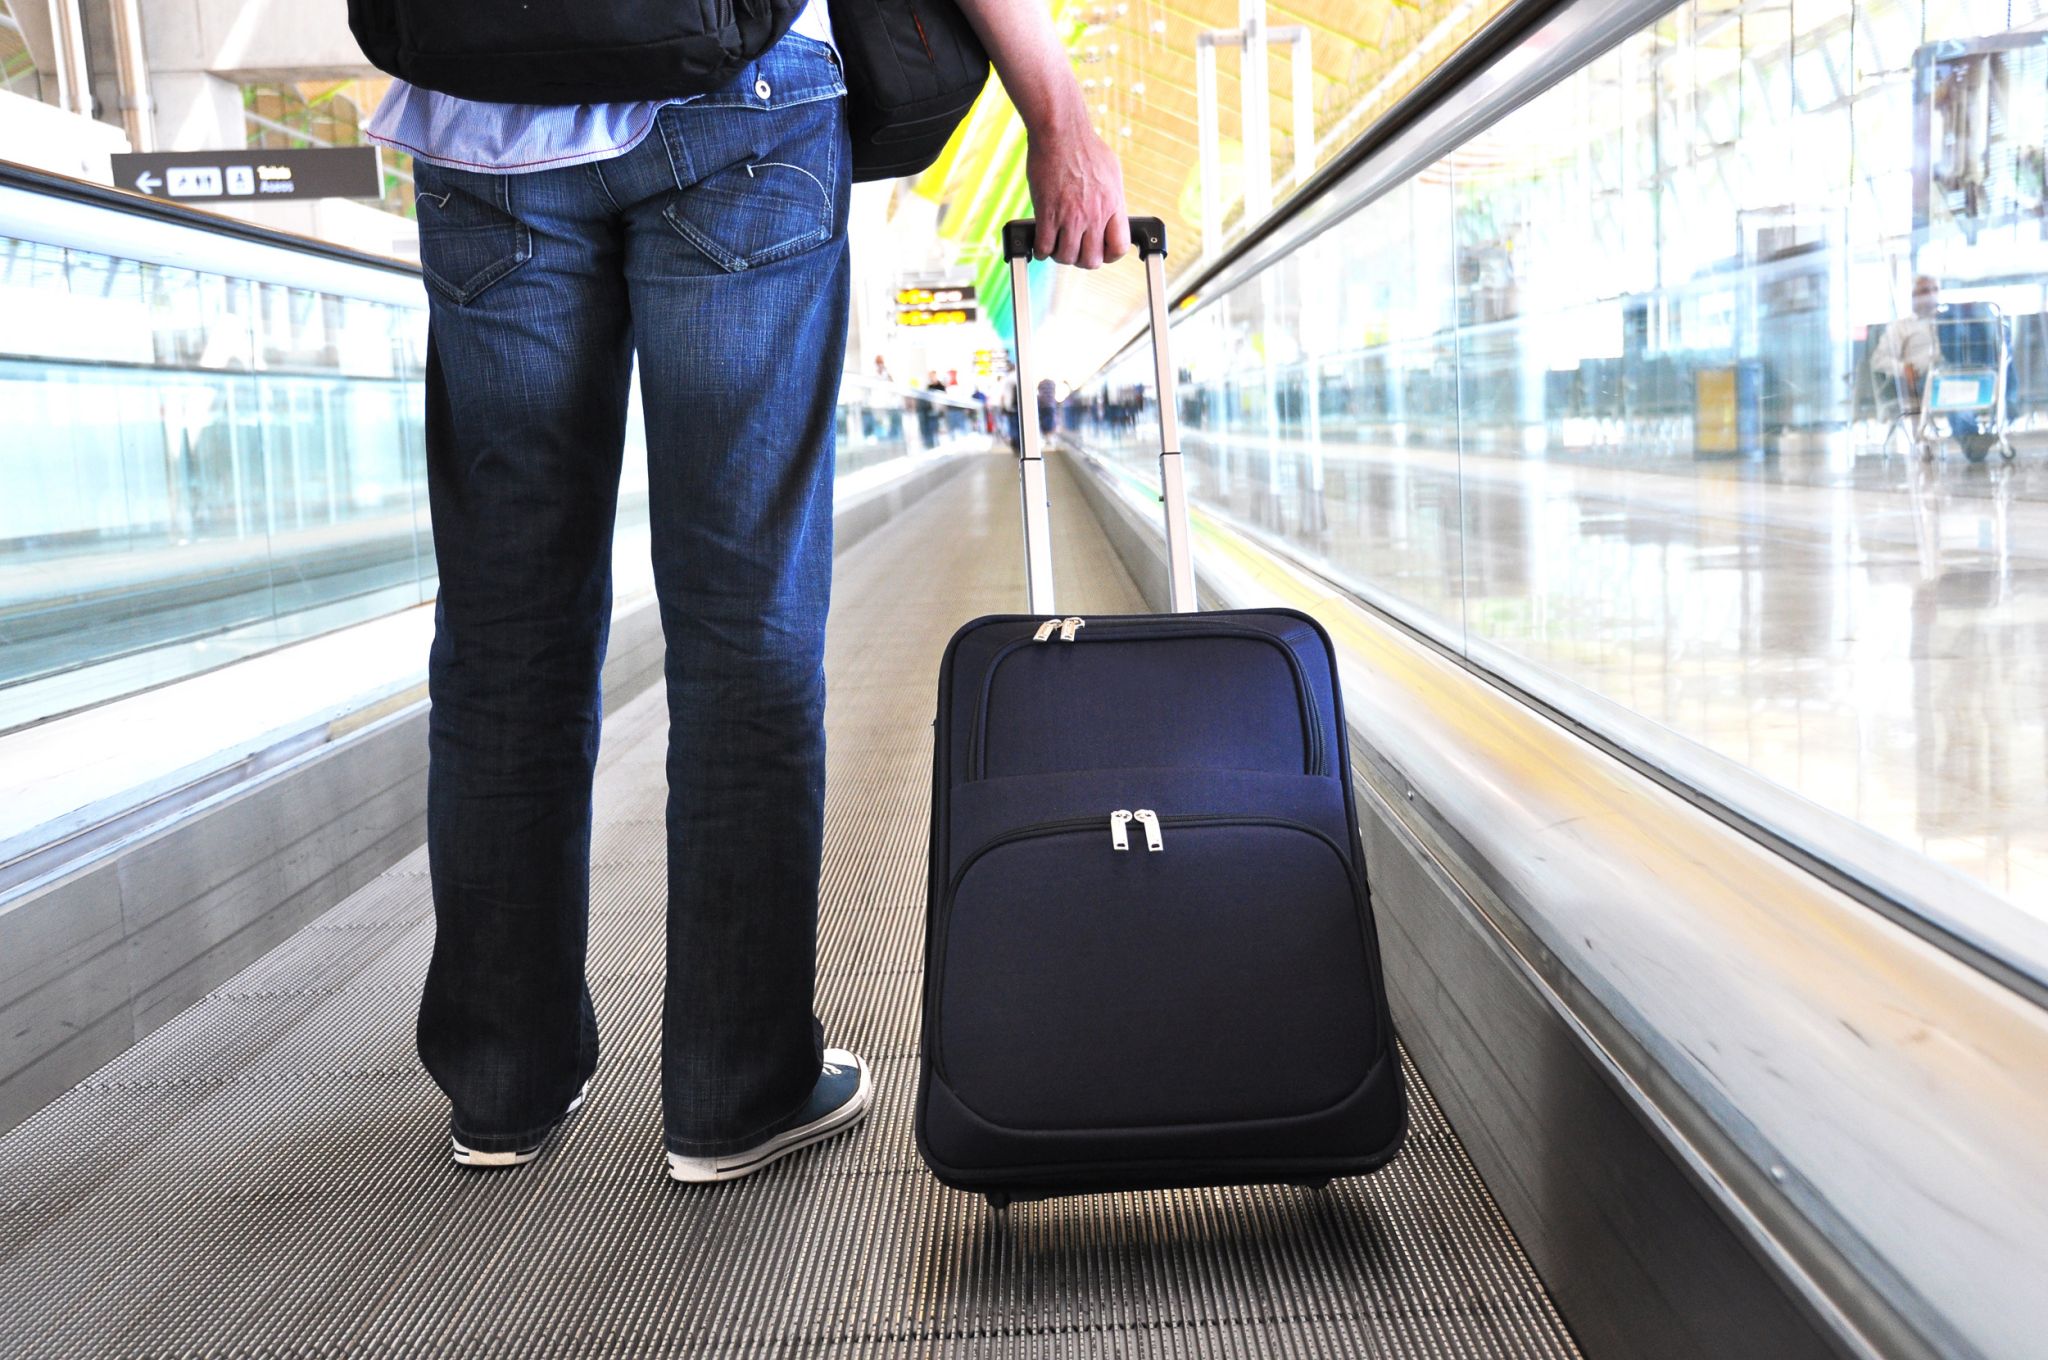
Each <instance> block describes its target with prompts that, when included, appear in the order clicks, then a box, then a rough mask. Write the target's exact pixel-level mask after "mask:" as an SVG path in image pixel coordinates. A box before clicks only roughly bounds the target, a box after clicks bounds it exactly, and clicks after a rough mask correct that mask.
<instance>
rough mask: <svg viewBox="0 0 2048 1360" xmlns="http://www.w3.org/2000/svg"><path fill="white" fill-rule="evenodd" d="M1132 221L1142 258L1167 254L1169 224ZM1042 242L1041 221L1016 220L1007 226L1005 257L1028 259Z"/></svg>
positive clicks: (1151, 219)
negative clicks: (1034, 248) (1040, 235)
mask: <svg viewBox="0 0 2048 1360" xmlns="http://www.w3.org/2000/svg"><path fill="white" fill-rule="evenodd" d="M1130 222H1131V244H1132V245H1134V246H1136V247H1137V248H1138V258H1139V259H1142V260H1149V259H1151V258H1152V257H1153V256H1154V255H1159V256H1164V255H1165V254H1166V223H1165V222H1164V221H1162V220H1161V219H1159V218H1157V217H1133V218H1132V219H1130ZM1037 240H1038V222H1037V220H1036V219H1034V218H1030V217H1018V218H1012V219H1011V220H1010V221H1008V222H1005V223H1003V258H1004V259H1005V260H1027V259H1030V258H1031V250H1032V247H1033V245H1034V244H1035V243H1036V242H1037Z"/></svg>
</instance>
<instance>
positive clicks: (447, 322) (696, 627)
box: [416, 37, 849, 1156]
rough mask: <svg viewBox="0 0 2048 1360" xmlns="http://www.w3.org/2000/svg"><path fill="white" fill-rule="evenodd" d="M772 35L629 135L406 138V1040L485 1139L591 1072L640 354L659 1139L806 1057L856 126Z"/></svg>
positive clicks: (783, 1097) (747, 1094) (784, 1097)
mask: <svg viewBox="0 0 2048 1360" xmlns="http://www.w3.org/2000/svg"><path fill="white" fill-rule="evenodd" d="M843 94H844V86H843V85H842V83H841V78H840V72H839V68H838V64H837V60H836V58H835V57H834V56H833V54H832V53H831V51H830V49H829V48H827V47H825V46H823V45H822V44H818V43H814V42H810V41H808V40H806V39H803V38H799V37H791V38H786V39H784V40H783V41H782V42H781V43H780V44H778V45H777V46H776V47H775V48H774V49H773V50H772V51H770V52H769V53H767V54H766V55H764V56H763V57H762V58H761V59H760V60H759V61H758V62H756V63H755V64H753V65H750V66H748V67H747V68H746V69H745V70H744V71H742V72H741V73H740V75H739V77H738V78H737V79H735V80H734V81H733V83H732V84H731V85H729V86H728V87H726V88H725V89H724V90H721V91H718V92H716V93H713V94H710V95H707V96H704V97H703V98H701V99H698V100H695V101H692V102H690V103H687V104H681V105H672V106H669V107H666V108H664V109H662V110H661V111H660V112H659V113H658V114H657V115H656V122H655V126H654V128H653V130H652V131H651V132H650V133H649V134H648V136H647V138H646V140H644V141H643V142H641V143H640V144H639V145H638V146H637V147H635V148H634V149H633V150H632V151H630V152H628V153H626V154H625V155H623V156H619V157H616V158H614V159H610V160H604V161H598V162H594V163H590V164H586V165H578V166H572V167H566V168H561V169H555V170H544V171H537V172H532V173H524V174H487V173H479V172H472V171H465V170H451V169H447V168H442V167H437V166H433V165H428V164H425V163H424V162H422V163H419V164H418V165H417V169H416V173H417V186H416V187H417V192H418V199H419V209H418V211H419V221H420V259H421V263H422V265H423V266H424V272H425V274H426V279H427V284H428V292H429V304H430V308H431V312H430V316H431V320H430V325H429V333H428V351H427V383H426V402H427V418H426V445H427V473H428V487H429V493H430V496H431V499H432V505H433V527H434V548H435V552H436V553H437V555H438V557H439V564H440V577H441V584H440V599H439V602H438V603H437V605H436V606H435V614H434V618H435V632H434V644H433V651H432V654H431V657H430V661H429V672H428V678H429V686H430V689H431V693H432V698H433V707H432V713H431V717H430V721H429V727H428V735H429V752H430V765H429V773H428V780H427V790H428V791H427V844H428V854H429V857H430V861H431V867H432V874H433V889H434V918H435V925H436V933H435V939H434V954H433V962H432V964H431V966H430V967H429V969H428V972H427V981H426V990H425V995H424V997H423V998H422V1001H421V1004H420V1016H419V1047H420V1057H421V1059H422V1061H423V1062H424V1063H425V1064H426V1068H427V1070H428V1072H430V1073H431V1074H432V1075H433V1077H434V1079H435V1080H436V1081H437V1082H439V1083H440V1085H441V1088H442V1089H443V1090H444V1091H446V1092H447V1094H448V1097H449V1100H450V1102H451V1104H452V1106H453V1120H454V1126H455V1131H456V1132H457V1133H458V1134H459V1135H460V1136H461V1137H462V1139H463V1141H464V1142H466V1143H468V1144H469V1145H470V1146H472V1147H474V1148H477V1149H479V1150H492V1151H502V1150H507V1149H513V1148H518V1147H521V1146H525V1145H528V1144H530V1143H531V1142H533V1141H534V1140H535V1139H536V1138H537V1136H538V1135H539V1134H541V1133H543V1132H544V1131H545V1130H546V1129H547V1128H548V1127H549V1126H551V1125H552V1124H553V1123H554V1122H555V1120H556V1119H557V1118H558V1117H559V1116H560V1114H561V1112H562V1109H563V1107H564V1106H565V1105H567V1103H568V1102H569V1100H570V1098H571V1097H572V1096H573V1095H574V1094H575V1092H576V1091H577V1089H578V1088H579V1087H580V1086H581V1085H582V1084H583V1082H584V1081H585V1080H586V1079H587V1078H589V1076H590V1075H591V1073H592V1072H593V1071H594V1070H595V1068H596V1066H597V1053H598V1044H597V1021H596V1016H595V1014H594V1012H593V1010H592V1008H591V1002H590V990H589V987H588V985H587V984H586V982H585V978H584V954H585V944H586V935H587V921H588V914H589V901H590V834H591V832H590V828H591V780H592V776H593V773H594V769H595V763H596V757H597V746H598V732H599V727H600V721H601V718H602V702H601V698H600V694H599V688H598V677H599V668H600V666H601V665H602V663H603V660H604V651H605V636H606V631H607V627H608V624H609V620H610V613H611V546H612V523H613V512H614V509H615V507H616V504H617V500H618V483H619V468H620V459H621V451H622V445H623V442H624V438H625V429H626V402H627V391H628V383H629V379H630V373H631V367H632V361H633V356H634V354H635V352H636V351H637V353H638V355H639V361H640V380H641V389H642V397H643V412H644V415H645V418H646V427H647V457H648V473H649V514H650V517H651V519H652V534H653V544H654V547H653V554H654V575H655V582H656V586H657V588H658V591H659V596H660V608H661V623H662V629H663V632H664V634H665V636H666V641H667V649H668V650H667V665H666V679H667V687H668V709H669V738H668V785H669V796H668V817H667V829H668V955H667V963H668V976H667V990H666V993H665V1001H664V1008H663V1017H662V1074H661V1082H662V1104H663V1111H664V1125H665V1132H666V1137H667V1144H668V1147H669V1148H670V1149H671V1150H672V1151H676V1152H681V1153H686V1154H690V1155H698V1156H706V1155H715V1154H722V1153H726V1152H731V1151H736V1150H738V1149H740V1148H743V1147H746V1146H749V1145H750V1144H751V1143H752V1142H753V1141H756V1140H757V1138H758V1135H759V1134H760V1133H761V1132H762V1131H763V1130H765V1129H768V1128H770V1127H772V1126H773V1125H775V1124H776V1123H777V1122H779V1121H781V1120H782V1119H784V1118H785V1117H786V1116H788V1115H789V1114H791V1113H793V1112H794V1111H795V1110H796V1109H797V1108H798V1107H799V1106H800V1105H802V1104H803V1103H804V1101H805V1100H806V1099H807V1098H808V1097H809V1095H810V1093H811V1089H812V1087H813V1085H814V1084H815V1083H816V1081H817V1079H818V1072H819V1063H820V1055H821V1037H822V1036H821V1032H820V1029H819V1026H818V1023H817V1021H816V1019H815V1017H814V1016H813V1014H812V1002H813V988H814V983H815V970H816V944H817V894H818V865H819V851H820V842H821V839H822V834H823V833H822V827H823V799H824V785H825V738H824V704H825V678H824V640H825V610H826V603H827V598H828V595H829V591H830V582H831V569H832V459H833V423H834V408H835V406H836V404H837V397H838V388H839V372H840V363H841V360H842V357H843V355H844V353H845V349H846V325H847V287H848V279H847V255H846V213H847V190H848V186H849V171H848V163H849V151H848V145H847V138H846V127H845V117H844V111H843V101H842V99H841V97H840V96H842V95H843Z"/></svg>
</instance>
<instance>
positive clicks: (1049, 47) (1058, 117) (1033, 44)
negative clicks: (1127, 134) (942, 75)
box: [959, 0, 1131, 269]
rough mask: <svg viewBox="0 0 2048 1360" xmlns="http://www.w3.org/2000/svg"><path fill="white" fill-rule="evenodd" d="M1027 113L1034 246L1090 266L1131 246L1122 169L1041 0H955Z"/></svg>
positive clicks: (1005, 84)
mask: <svg viewBox="0 0 2048 1360" xmlns="http://www.w3.org/2000/svg"><path fill="white" fill-rule="evenodd" d="M959 3H960V9H961V11H962V12H963V13H965V14H966V15H967V21H968V22H969V23H970V24H972V25H973V26H974V31H975V32H976V33H978V34H980V35H981V43H982V46H984V47H986V48H987V49H988V54H989V60H990V61H992V62H994V63H995V68H996V75H997V76H998V77H1000V78H1001V80H1002V82H1003V89H1004V90H1005V91H1007V92H1008V93H1009V96H1010V102H1011V103H1013V104H1015V105H1016V106H1017V112H1018V114H1019V115H1021V116H1022V117H1023V119H1024V130H1025V132H1026V133H1027V134H1028V135H1029V147H1028V150H1027V154H1026V157H1025V162H1024V172H1025V175H1026V176H1027V177H1028V178H1029V180H1030V182H1031V211H1032V214H1033V215H1034V216H1035V217H1036V218H1037V219H1038V240H1037V242H1036V253H1037V255H1038V258H1039V259H1041V260H1042V259H1045V258H1046V257H1048V256H1050V257H1051V258H1053V259H1055V260H1058V261H1059V262H1060V263H1061V264H1078V265H1080V266H1081V267H1082V268H1083V269H1093V268H1095V267H1096V266H1097V265H1099V264H1102V263H1104V262H1105V261H1108V260H1114V259H1117V258H1119V257H1120V256H1122V255H1123V253H1124V252H1125V251H1126V250H1128V249H1130V244H1131V235H1130V223H1129V221H1128V220H1127V219H1126V218H1125V216H1124V177H1123V170H1122V169H1121V168H1120V167H1119V166H1118V165H1117V163H1116V155H1115V154H1114V153H1113V152H1111V151H1110V149H1109V148H1108V147H1106V146H1104V145H1103V144H1102V139H1101V138H1100V137H1097V136H1096V135H1095V129H1094V127H1092V126H1091V125H1090V124H1089V121H1088V105H1087V103H1086V102H1085V101H1084V100H1083V99H1082V97H1081V86H1080V83H1079V82H1078V81H1076V80H1075V79H1074V71H1073V68H1072V67H1071V66H1069V65H1068V64H1067V49H1066V48H1064V47H1062V46H1061V45H1060V40H1059V38H1058V36H1057V35H1056V34H1054V32H1053V28H1052V14H1051V12H1050V11H1049V10H1048V9H1047V8H1046V0H959Z"/></svg>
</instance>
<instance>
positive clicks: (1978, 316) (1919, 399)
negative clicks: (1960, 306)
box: [1885, 302, 2014, 463]
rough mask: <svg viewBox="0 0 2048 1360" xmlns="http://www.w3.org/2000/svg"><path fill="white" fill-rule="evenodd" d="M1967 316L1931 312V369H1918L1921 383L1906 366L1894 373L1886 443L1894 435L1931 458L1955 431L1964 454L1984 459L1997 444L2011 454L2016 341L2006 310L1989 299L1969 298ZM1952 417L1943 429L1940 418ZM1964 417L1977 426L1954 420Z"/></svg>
mask: <svg viewBox="0 0 2048 1360" xmlns="http://www.w3.org/2000/svg"><path fill="white" fill-rule="evenodd" d="M1964 305H1965V306H1967V307H1968V308H1969V309H1970V310H1969V314H1968V315H1965V316H1937V317H1933V318H1931V319H1930V320H1931V323H1932V325H1933V327H1934V340H1935V357H1934V361H1933V362H1932V363H1931V364H1929V365H1928V367H1927V371H1926V373H1924V374H1922V375H1919V376H1920V381H1919V384H1918V387H1917V389H1916V388H1915V386H1914V384H1913V382H1912V380H1911V379H1910V378H1909V376H1908V374H1907V373H1906V372H1905V371H1901V372H1899V373H1896V374H1894V375H1893V379H1892V380H1893V382H1894V384H1895V385H1896V387H1897V394H1898V410H1897V414H1896V415H1894V416H1893V418H1892V423H1891V428H1890V429H1889V430H1887V431H1886V432H1885V444H1886V445H1887V447H1889V445H1890V444H1891V441H1892V439H1893V437H1894V436H1895V435H1899V434H1903V435H1904V436H1905V439H1906V442H1907V443H1908V444H1909V445H1910V446H1911V447H1912V448H1913V450H1914V451H1915V452H1916V453H1918V454H1919V455H1920V457H1922V458H1923V459H1931V458H1933V457H1934V454H1935V445H1936V444H1937V443H1938V442H1939V441H1940V440H1942V439H1944V438H1947V437H1949V436H1950V434H1953V436H1954V438H1955V440H1956V443H1957V444H1958V445H1959V446H1960V447H1961V448H1962V450H1963V456H1964V457H1966V458H1968V459H1969V460H1970V461H1971V462H1973V463H1981V462H1983V461H1984V460H1985V459H1986V458H1987V457H1989V456H1990V454H1991V450H1992V449H1994V448H1995V449H1997V450H1998V452H1999V455H2000V456H2001V457H2003V458H2005V459H2007V460H2010V459H2011V458H2012V457H2013V456H2014V455H2013V447H2012V440H2011V439H2010V438H2009V437H2008V435H2007V426H2008V412H2007V403H2006V399H2005V396H2006V375H2007V373H2008V372H2009V371H2010V369H2011V367H2012V343H2011V338H2010V336H2009V334H2008V332H2007V328H2006V321H2005V315H2004V313H2002V312H2001V311H1999V309H1998V307H1997V306H1996V305H1995V304H1993V303H1989V302H1981V303H1968V304H1964ZM1944 420H1945V421H1948V422H1949V429H1948V430H1947V431H1944V430H1943V429H1942V428H1941V426H1940V424H1939V422H1941V421H1944ZM1964 420H1968V421H1970V422H1971V423H1973V424H1975V425H1976V426H1977V427H1978V428H1977V429H1975V430H1973V431H1967V432H1966V431H1963V430H1959V429H1956V428H1955V426H1956V425H1957V424H1958V423H1959V422H1961V421H1964Z"/></svg>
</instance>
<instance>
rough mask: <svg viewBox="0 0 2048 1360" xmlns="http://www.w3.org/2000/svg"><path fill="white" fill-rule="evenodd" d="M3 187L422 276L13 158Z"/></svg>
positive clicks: (392, 262)
mask: <svg viewBox="0 0 2048 1360" xmlns="http://www.w3.org/2000/svg"><path fill="white" fill-rule="evenodd" d="M0 186H6V187H8V188H13V189H22V190H26V191H27V192H29V193H32V194H42V195H45V196H46V197H50V198H62V199H68V200H70V201H71V202H73V203H85V204H90V205H91V206H93V207H95V208H105V209H110V210H112V211H115V212H125V213H130V214H133V215H134V216H137V217H151V218H155V219H156V220H158V221H160V222H171V223H175V224H176V225H178V226H181V227H190V228H193V229H195V230H198V231H206V232H212V233H213V234H214V235H216V236H228V237H232V238H234V239H236V240H239V241H249V242H253V243H255V244H257V245H266V246H277V247H280V248H282V249H285V250H295V251H297V252H299V253H300V254H302V255H319V256H322V257H324V258H326V259H330V260H340V261H342V262H344V263H346V264H353V265H363V266H367V267H369V268H372V269H384V270H388V271H390V272H391V273H394V274H404V275H407V276H409V277H412V278H418V277H419V272H420V267H419V266H418V265H416V264H413V263H411V262H409V261H406V260H401V259H398V258H396V257H395V256H391V255H373V254H371V253H370V252H369V251H366V250H351V249H350V248H349V247H347V246H338V245H335V244H333V243H332V242H330V241H319V240H315V239H314V238H313V237H310V236H300V235H298V234H297V233H295V232H289V231H281V230H279V229H278V228H276V227H262V226H258V225H256V224H255V223H254V222H244V221H242V220H241V219H240V218H236V217H228V216H225V215H223V214H221V213H214V212H207V211H206V210H204V209H202V208H195V207H193V206H191V205H190V204H186V203H172V202H168V201H166V200H164V199H161V198H151V197H150V196H149V195H147V194H138V193H135V192H133V191H131V190H128V189H117V188H115V187H113V186H112V185H107V184H100V183H97V182H95V181H93V180H89V179H77V178H74V177H73V176H71V175H60V174H57V173H56V172H55V171H51V170H41V169H37V168H36V167H34V166H29V165H21V164H18V163H16V162H14V161H4V160H0Z"/></svg>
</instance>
